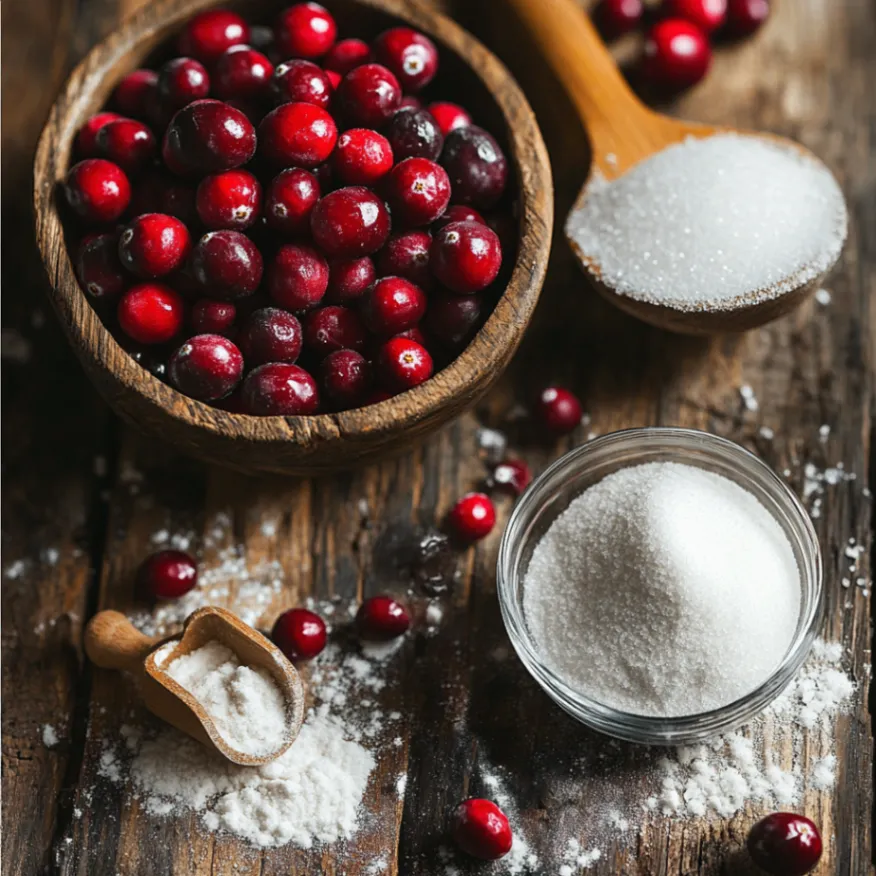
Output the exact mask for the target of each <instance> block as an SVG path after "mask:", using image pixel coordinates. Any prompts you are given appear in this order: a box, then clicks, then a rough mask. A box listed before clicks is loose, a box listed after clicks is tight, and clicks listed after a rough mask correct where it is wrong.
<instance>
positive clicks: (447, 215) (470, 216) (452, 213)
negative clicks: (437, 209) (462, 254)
mask: <svg viewBox="0 0 876 876" xmlns="http://www.w3.org/2000/svg"><path fill="white" fill-rule="evenodd" d="M450 222H480V223H481V225H486V224H487V222H486V220H485V219H484V217H483V216H481V214H480V213H478V211H477V210H475V208H474V207H469V206H467V205H466V204H451V205H450V206H449V207H448V208H447V209H446V210H445V211H444V212H443V213H442V214H441V215H440V216H439V217H438V218H437V219H436V220H435V221H434V222H433V223H432V230H433V231H438V230H440V229H441V228H443V227H444V226H445V225H448V224H449V223H450ZM501 239H502V238H501V235H500V237H499V240H500V242H501ZM503 249H504V247H503Z"/></svg>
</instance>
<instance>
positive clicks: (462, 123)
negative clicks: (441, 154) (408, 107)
mask: <svg viewBox="0 0 876 876" xmlns="http://www.w3.org/2000/svg"><path fill="white" fill-rule="evenodd" d="M426 110H427V112H428V113H429V114H430V115H431V116H432V118H433V119H435V122H436V124H437V125H438V130H439V131H441V133H442V134H443V135H444V136H445V137H446V136H447V135H448V134H449V133H450V132H451V131H455V130H456V129H457V128H464V127H466V125H470V124H471V116H470V115H469V114H468V113H467V112H466V111H465V110H464V109H463V108H462V107H461V106H459V104H456V103H450V102H449V101H446V100H439V101H437V102H436V103H430V104H429V106H427V107H426Z"/></svg>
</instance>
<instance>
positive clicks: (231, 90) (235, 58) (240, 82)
mask: <svg viewBox="0 0 876 876" xmlns="http://www.w3.org/2000/svg"><path fill="white" fill-rule="evenodd" d="M273 73H274V65H273V64H272V63H271V62H270V61H269V60H268V59H267V58H266V57H265V56H264V55H263V54H262V53H261V52H257V51H256V50H255V49H253V48H250V46H243V45H240V46H232V47H231V48H230V49H228V50H227V51H226V52H224V53H223V54H222V56H221V57H220V58H219V60H218V61H217V62H216V66H215V68H214V69H213V90H214V91H215V92H216V96H217V97H221V98H222V100H249V101H259V100H261V99H262V98H264V97H265V95H266V94H267V93H268V91H269V89H270V84H271V76H272V75H273Z"/></svg>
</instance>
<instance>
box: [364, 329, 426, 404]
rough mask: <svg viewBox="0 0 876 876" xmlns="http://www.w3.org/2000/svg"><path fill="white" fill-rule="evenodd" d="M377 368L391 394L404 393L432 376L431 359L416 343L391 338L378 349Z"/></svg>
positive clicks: (405, 339) (423, 348) (404, 339)
mask: <svg viewBox="0 0 876 876" xmlns="http://www.w3.org/2000/svg"><path fill="white" fill-rule="evenodd" d="M377 368H378V372H379V374H380V379H381V380H382V382H383V384H384V386H385V387H386V388H388V389H390V390H392V391H393V392H404V390H406V389H412V388H413V387H415V386H418V385H419V384H421V383H423V382H424V381H426V380H428V379H429V378H430V377H431V376H432V357H431V356H430V355H429V352H428V350H426V348H425V347H424V346H423V345H422V344H418V343H417V342H416V341H411V340H409V339H408V338H391V339H390V340H388V341H387V342H386V343H385V344H384V345H383V346H382V347H381V348H380V352H379V353H378V356H377Z"/></svg>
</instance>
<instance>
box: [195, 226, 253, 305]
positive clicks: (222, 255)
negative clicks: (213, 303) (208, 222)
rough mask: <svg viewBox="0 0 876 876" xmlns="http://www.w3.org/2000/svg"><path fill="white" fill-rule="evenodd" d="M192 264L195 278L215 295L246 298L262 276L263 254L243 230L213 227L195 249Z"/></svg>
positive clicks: (217, 296) (223, 298)
mask: <svg viewBox="0 0 876 876" xmlns="http://www.w3.org/2000/svg"><path fill="white" fill-rule="evenodd" d="M189 268H190V270H191V273H192V276H193V277H194V279H195V280H196V281H197V282H198V283H199V284H200V285H201V286H202V287H203V288H204V290H205V291H206V292H207V293H208V294H209V295H211V296H212V297H213V298H219V299H221V300H223V301H233V300H234V299H237V298H246V297H247V296H248V295H252V293H253V292H255V290H256V289H258V286H259V283H260V282H261V280H262V270H263V264H262V255H261V253H260V252H259V251H258V249H257V248H256V245H255V244H254V243H253V242H252V241H251V240H250V239H249V238H248V237H247V236H246V235H245V234H241V233H240V232H239V231H210V232H208V233H207V234H205V235H204V236H203V237H202V238H201V239H200V240H199V241H198V242H197V243H196V244H195V247H194V249H193V250H192V255H191V258H190V259H189Z"/></svg>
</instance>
